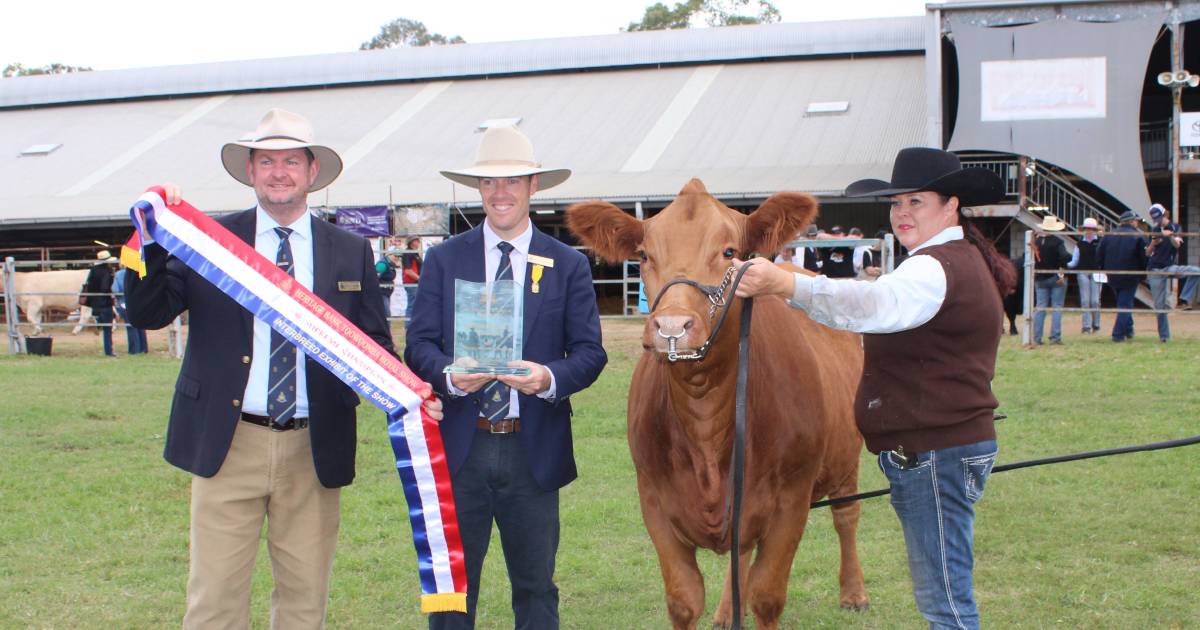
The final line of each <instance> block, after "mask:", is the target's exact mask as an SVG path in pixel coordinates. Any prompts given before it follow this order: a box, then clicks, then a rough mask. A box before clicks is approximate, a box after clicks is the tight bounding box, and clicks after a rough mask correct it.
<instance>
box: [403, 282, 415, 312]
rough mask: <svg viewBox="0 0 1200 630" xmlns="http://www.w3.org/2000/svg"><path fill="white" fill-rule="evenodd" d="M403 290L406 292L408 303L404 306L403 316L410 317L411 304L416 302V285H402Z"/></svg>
mask: <svg viewBox="0 0 1200 630" xmlns="http://www.w3.org/2000/svg"><path fill="white" fill-rule="evenodd" d="M404 292H405V293H406V294H408V303H407V306H405V307H404V317H406V318H408V319H412V310H413V304H415V303H416V302H417V287H404Z"/></svg>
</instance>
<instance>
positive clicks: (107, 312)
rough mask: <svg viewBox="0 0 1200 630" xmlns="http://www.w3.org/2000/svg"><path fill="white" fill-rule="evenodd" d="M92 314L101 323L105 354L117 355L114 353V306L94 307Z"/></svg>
mask: <svg viewBox="0 0 1200 630" xmlns="http://www.w3.org/2000/svg"><path fill="white" fill-rule="evenodd" d="M92 315H94V316H95V317H96V323H97V324H99V325H100V336H101V337H103V338H104V355H105V356H109V357H112V356H116V354H114V353H113V345H112V330H113V329H112V323H113V307H112V306H95V307H92Z"/></svg>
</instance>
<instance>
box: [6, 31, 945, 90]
mask: <svg viewBox="0 0 1200 630" xmlns="http://www.w3.org/2000/svg"><path fill="white" fill-rule="evenodd" d="M924 26H925V18H924V17H922V16H913V17H899V18H879V19H870V20H846V21H839V22H806V23H784V24H765V25H752V26H736V27H722V28H701V29H683V30H671V31H651V32H639V33H617V34H613V35H597V36H592V37H572V38H556V39H542V40H530V41H517V42H501V43H485V44H463V45H456V46H434V47H425V48H395V49H391V50H373V51H354V52H346V53H335V54H327V55H311V56H302V57H286V58H280V59H261V60H252V61H237V62H223V63H206V64H194V65H185V66H165V67H158V68H144V69H133V70H107V71H96V72H82V73H75V74H65V75H50V76H33V77H19V78H10V79H4V80H2V81H0V108H11V107H28V106H40V105H55V104H70V103H87V102H94V101H106V100H121V99H135V98H149V97H164V96H174V97H178V96H189V95H201V94H217V93H231V92H246V91H253V90H276V89H296V88H304V87H316V86H337V85H355V84H364V83H377V82H398V81H429V80H435V79H456V78H466V77H480V76H497V75H513V74H529V73H546V72H569V71H575V70H586V69H601V68H629V67H638V66H651V65H673V64H689V63H705V62H725V61H735V60H751V59H778V58H791V57H809V56H838V55H851V54H856V55H857V54H877V53H894V52H915V51H923V50H924Z"/></svg>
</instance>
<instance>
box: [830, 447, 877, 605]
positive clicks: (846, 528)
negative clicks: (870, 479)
mask: <svg viewBox="0 0 1200 630" xmlns="http://www.w3.org/2000/svg"><path fill="white" fill-rule="evenodd" d="M857 493H858V469H857V468H855V470H854V472H853V473H852V474H851V475H850V476H849V477H848V478H847V479H846V481H845V482H844V483H842V485H840V486H839V487H838V488H837V489H836V490H834V491H833V492H832V493H830V495H829V496H830V497H833V498H837V497H848V496H851V495H854V494H857ZM861 510H862V503H861V502H859V501H854V502H853V503H842V504H841V505H835V506H833V507H832V508H830V511H832V512H833V528H834V529H835V530H837V535H838V542H839V543H840V544H841V548H842V566H841V569H840V570H839V571H838V585H839V586H840V587H841V597H840V603H841V605H842V608H845V609H847V610H866V609H867V608H868V606H869V605H870V603H871V600H870V598H869V597H868V596H867V585H866V582H865V580H864V579H863V571H862V564H861V563H859V561H858V515H859V512H860V511H861Z"/></svg>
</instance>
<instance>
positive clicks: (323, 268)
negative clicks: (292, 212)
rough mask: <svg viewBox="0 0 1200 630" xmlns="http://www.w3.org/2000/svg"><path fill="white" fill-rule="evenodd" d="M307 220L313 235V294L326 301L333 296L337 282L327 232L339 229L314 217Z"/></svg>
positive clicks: (331, 247) (331, 245) (334, 261)
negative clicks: (310, 222) (310, 223)
mask: <svg viewBox="0 0 1200 630" xmlns="http://www.w3.org/2000/svg"><path fill="white" fill-rule="evenodd" d="M309 220H310V221H312V235H313V244H312V247H313V293H316V294H317V297H319V298H321V299H327V298H328V297H329V296H331V295H333V294H334V283H335V282H336V281H337V279H336V273H335V272H334V264H335V263H336V262H337V261H336V260H335V258H334V255H333V244H332V243H331V242H330V234H329V230H331V229H333V230H337V229H340V228H336V227H334V226H332V225H330V224H328V223H326V222H325V221H322V220H320V219H318V218H316V217H309Z"/></svg>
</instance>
